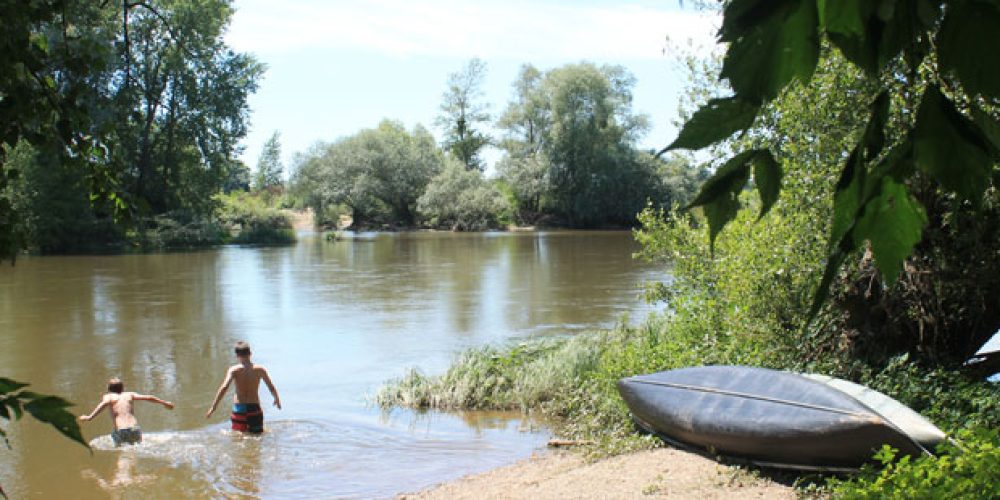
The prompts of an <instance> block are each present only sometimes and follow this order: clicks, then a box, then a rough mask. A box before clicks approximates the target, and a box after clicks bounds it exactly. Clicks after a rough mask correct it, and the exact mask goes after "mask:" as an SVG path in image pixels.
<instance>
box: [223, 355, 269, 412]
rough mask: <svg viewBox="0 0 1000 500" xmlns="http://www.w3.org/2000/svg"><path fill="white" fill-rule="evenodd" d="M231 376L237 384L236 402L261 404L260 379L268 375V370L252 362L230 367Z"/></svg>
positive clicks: (234, 400)
mask: <svg viewBox="0 0 1000 500" xmlns="http://www.w3.org/2000/svg"><path fill="white" fill-rule="evenodd" d="M229 377H230V378H231V379H232V381H233V382H234V383H235V384H236V391H235V394H233V402H234V403H257V404H260V396H259V395H258V390H259V389H260V381H261V379H263V378H264V377H267V370H266V369H264V367H263V366H260V365H255V364H252V363H247V364H243V363H240V364H238V365H233V366H231V367H230V368H229Z"/></svg>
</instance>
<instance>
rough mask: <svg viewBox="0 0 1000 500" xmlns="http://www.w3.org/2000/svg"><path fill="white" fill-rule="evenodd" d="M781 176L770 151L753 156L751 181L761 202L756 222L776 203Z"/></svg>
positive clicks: (779, 166) (779, 190)
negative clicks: (755, 186)
mask: <svg viewBox="0 0 1000 500" xmlns="http://www.w3.org/2000/svg"><path fill="white" fill-rule="evenodd" d="M781 176H782V171H781V165H779V164H778V162H777V161H776V160H775V159H774V155H772V154H771V152H770V151H768V150H763V151H760V152H759V153H758V154H757V155H755V156H754V159H753V180H754V183H755V184H756V185H757V192H758V193H759V194H760V202H761V205H760V216H758V218H757V220H760V219H762V218H764V215H766V214H767V212H768V211H770V210H771V207H772V206H774V203H775V202H776V201H778V194H779V193H781Z"/></svg>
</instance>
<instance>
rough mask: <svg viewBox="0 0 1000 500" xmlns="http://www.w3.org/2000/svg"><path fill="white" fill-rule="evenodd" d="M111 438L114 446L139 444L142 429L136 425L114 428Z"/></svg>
mask: <svg viewBox="0 0 1000 500" xmlns="http://www.w3.org/2000/svg"><path fill="white" fill-rule="evenodd" d="M111 440H112V441H114V442H115V446H121V445H123V444H139V443H141V442H142V429H140V428H139V426H138V425H137V426H135V427H126V428H124V429H115V430H114V431H112V432H111Z"/></svg>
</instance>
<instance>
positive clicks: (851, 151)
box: [666, 0, 1000, 312]
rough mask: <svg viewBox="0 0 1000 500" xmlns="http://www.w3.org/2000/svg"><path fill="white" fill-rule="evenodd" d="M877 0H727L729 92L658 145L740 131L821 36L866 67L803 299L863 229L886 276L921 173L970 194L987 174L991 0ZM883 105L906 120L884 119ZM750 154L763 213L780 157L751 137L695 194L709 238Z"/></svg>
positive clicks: (991, 171) (900, 247) (685, 144)
mask: <svg viewBox="0 0 1000 500" xmlns="http://www.w3.org/2000/svg"><path fill="white" fill-rule="evenodd" d="M887 5H888V4H886V6H887ZM883 7H885V6H879V4H876V3H872V2H818V3H817V2H813V1H812V0H789V1H784V2H769V1H764V0H738V1H734V2H730V3H728V4H727V5H726V7H725V10H724V19H723V23H722V29H721V30H720V32H719V39H720V41H721V42H727V43H729V47H728V49H727V52H726V56H725V59H724V61H723V66H722V69H721V72H720V77H722V78H726V79H728V81H729V83H730V85H731V86H732V88H733V91H734V95H733V96H732V97H727V98H720V99H715V100H711V101H709V102H708V103H707V104H706V105H704V106H703V107H702V108H701V109H699V110H698V111H697V112H696V113H695V114H694V115H693V116H692V117H691V118H690V119H689V120H688V122H687V123H686V124H685V126H684V128H683V129H682V130H681V133H680V136H679V137H678V139H677V140H675V141H674V143H672V144H671V145H670V146H668V147H667V148H666V149H667V150H669V149H674V148H691V149H697V148H701V147H704V146H707V145H710V144H712V143H715V142H718V141H721V140H724V139H726V138H728V137H729V136H730V135H732V134H733V133H735V132H737V131H740V130H746V129H747V128H748V127H750V126H751V123H752V122H753V117H755V116H758V115H760V113H761V112H762V111H763V110H764V108H765V106H764V105H765V104H767V103H768V102H770V101H772V100H773V99H775V98H777V97H778V96H779V95H781V94H782V92H783V91H785V90H786V89H787V88H788V87H789V86H790V85H792V84H794V83H795V82H798V83H801V84H809V83H811V80H812V78H813V75H814V71H815V69H816V67H817V63H818V62H819V61H820V56H821V53H822V52H823V50H822V45H821V42H822V41H823V40H828V41H829V43H830V44H832V45H833V46H834V47H836V49H837V50H838V51H839V52H840V53H841V54H843V56H844V57H845V58H846V59H847V60H848V61H850V62H851V63H852V64H853V65H854V66H856V67H857V68H859V69H860V70H861V71H862V72H863V74H864V75H865V82H864V85H873V86H874V88H875V90H876V93H877V95H874V94H873V95H872V96H871V97H870V98H869V101H868V103H869V104H868V105H867V109H866V114H867V118H866V119H865V120H864V122H865V123H866V125H865V126H864V132H863V133H862V134H860V135H859V136H857V137H856V138H855V139H854V140H853V141H851V142H849V143H847V144H845V145H844V147H843V148H842V149H841V155H840V157H839V158H838V159H837V162H840V161H842V160H846V161H844V163H843V167H842V169H841V172H840V175H839V181H838V183H837V186H836V190H835V192H834V194H833V200H834V204H833V206H832V207H831V209H830V213H832V217H831V219H832V224H831V226H830V229H829V231H830V239H829V241H830V243H829V248H828V250H827V257H826V261H827V264H826V268H825V270H824V273H823V280H822V281H821V283H820V285H819V287H818V291H817V293H816V298H815V302H814V304H815V307H814V309H813V312H816V311H817V310H818V308H819V305H820V304H821V303H822V302H823V301H824V300H825V299H826V296H827V293H828V288H829V285H830V283H831V282H832V281H833V280H834V278H835V277H836V275H837V271H838V270H839V269H840V266H841V265H842V264H843V263H844V261H845V260H846V259H847V257H848V256H849V255H851V254H852V253H853V252H854V251H855V250H857V249H859V248H861V247H863V246H864V245H865V242H869V244H870V248H871V251H872V253H873V254H874V258H875V260H876V261H877V263H878V267H879V269H880V270H881V272H882V273H883V274H884V275H885V277H886V278H887V281H889V282H892V281H893V280H895V278H896V276H897V275H898V274H899V271H900V269H901V268H902V262H903V260H904V259H905V258H906V257H907V256H908V255H910V253H911V252H912V250H913V247H914V245H916V244H917V243H918V242H919V241H920V240H921V237H922V229H923V227H924V226H925V225H926V224H927V222H928V218H927V215H926V212H925V207H924V206H923V205H922V204H921V203H920V202H919V201H918V200H917V199H916V198H915V192H914V184H915V183H918V182H922V181H923V180H924V179H931V180H933V182H934V185H935V186H936V187H939V188H940V189H942V190H944V191H946V192H949V193H954V195H956V196H957V197H958V198H959V199H962V200H968V201H971V202H973V203H978V202H979V199H980V198H981V197H982V195H983V193H984V192H985V191H986V189H987V188H988V187H989V186H990V185H991V183H992V182H993V181H992V178H993V177H995V176H996V175H997V174H996V166H995V165H996V161H997V159H998V158H1000V134H998V133H997V130H1000V123H998V121H997V118H996V115H995V114H991V110H992V109H994V108H993V106H994V105H995V102H996V101H995V100H996V99H997V98H998V97H1000V77H998V73H997V72H996V71H995V69H993V68H984V67H983V65H982V64H981V63H980V62H979V61H980V60H981V57H982V55H984V54H985V52H983V51H988V47H992V46H995V45H996V42H997V39H996V37H997V35H996V33H997V32H998V31H997V30H996V29H995V28H996V26H997V25H998V24H1000V6H997V5H996V4H995V3H992V2H980V1H974V0H954V1H941V0H930V1H919V2H907V3H894V4H892V6H891V7H889V8H883ZM960 26H961V27H960ZM969 26H975V27H977V28H978V29H974V28H969ZM918 96H919V100H918V99H917V98H918ZM990 103H993V104H990ZM892 116H905V117H906V119H904V120H902V121H896V122H894V121H893V120H892V119H891V117H892ZM751 167H753V169H754V170H753V177H754V179H755V184H756V187H757V188H758V190H759V191H760V194H761V199H762V210H763V211H764V212H766V211H767V209H768V208H769V207H770V205H771V203H772V201H773V200H774V198H775V197H776V196H777V194H778V192H779V191H780V190H781V188H780V178H781V175H782V169H781V168H778V167H777V166H776V164H775V161H774V156H773V148H772V147H771V145H769V144H766V143H764V144H758V145H753V146H752V148H751V149H746V150H744V151H743V152H741V153H739V154H737V155H736V156H734V157H733V158H732V159H731V160H730V161H729V162H728V163H727V164H726V165H725V166H724V167H723V168H721V169H719V170H718V171H717V172H716V174H715V175H714V176H713V177H712V179H710V180H709V181H708V182H707V183H706V185H705V187H704V188H703V189H702V192H701V194H700V195H699V197H698V198H697V199H696V200H695V201H694V202H693V204H694V205H703V206H704V207H705V211H706V213H708V214H709V224H710V225H711V228H712V229H711V231H710V234H711V238H712V239H713V240H714V238H715V237H716V235H717V234H718V232H719V231H720V230H721V228H722V227H723V226H725V225H726V224H727V223H728V222H729V221H731V220H733V218H734V217H735V214H736V210H737V209H738V208H739V201H738V199H737V191H738V190H740V189H742V187H743V185H744V184H746V180H747V179H748V178H749V177H750V169H751Z"/></svg>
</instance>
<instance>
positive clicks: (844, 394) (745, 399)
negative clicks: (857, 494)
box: [618, 366, 945, 471]
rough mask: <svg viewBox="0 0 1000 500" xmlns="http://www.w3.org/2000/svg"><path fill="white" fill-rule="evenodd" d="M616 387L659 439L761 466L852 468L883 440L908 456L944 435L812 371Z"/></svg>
mask: <svg viewBox="0 0 1000 500" xmlns="http://www.w3.org/2000/svg"><path fill="white" fill-rule="evenodd" d="M618 391H619V392H620V393H621V396H622V398H623V399H624V400H625V403H626V404H627V405H628V407H629V409H630V410H631V411H632V416H633V418H634V420H635V421H636V423H637V424H638V425H639V426H640V427H642V428H644V429H646V430H647V431H649V432H652V433H655V434H658V435H660V436H661V437H662V438H664V439H665V440H667V441H668V442H671V443H672V444H675V445H681V446H684V447H689V448H694V449H696V450H700V451H705V452H708V453H710V454H712V455H721V456H726V457H730V458H736V459H743V460H746V461H750V462H753V463H757V464H759V465H764V466H773V467H785V468H794V469H806V470H834V471H835V470H853V469H856V468H858V467H860V466H861V465H863V464H865V463H868V462H871V460H872V455H874V453H875V452H876V451H877V450H878V449H879V448H881V447H882V445H883V444H888V445H890V446H892V447H893V448H896V449H898V450H899V452H900V454H902V455H913V456H918V455H921V454H927V453H929V451H928V450H933V449H934V446H935V445H936V444H937V443H939V442H940V441H941V440H943V439H944V438H945V437H944V433H942V432H941V431H940V430H939V429H937V427H935V426H934V425H933V424H931V423H930V422H928V421H927V420H926V419H924V418H923V417H921V416H920V415H919V414H917V413H916V412H914V411H913V410H910V409H909V408H906V407H905V406H904V405H902V404H901V403H899V402H898V401H895V400H893V399H892V398H890V397H888V396H886V395H884V394H881V393H879V392H877V391H873V390H871V389H868V388H866V387H863V386H860V385H857V384H853V383H851V382H847V381H845V380H840V379H833V378H831V377H824V376H821V375H808V376H807V375H803V374H797V373H791V372H783V371H777V370H769V369H765V368H753V367H746V366H700V367H691V368H681V369H678V370H670V371H665V372H659V373H652V374H649V375H639V376H635V377H628V378H624V379H621V380H620V381H619V382H618Z"/></svg>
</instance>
